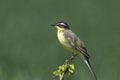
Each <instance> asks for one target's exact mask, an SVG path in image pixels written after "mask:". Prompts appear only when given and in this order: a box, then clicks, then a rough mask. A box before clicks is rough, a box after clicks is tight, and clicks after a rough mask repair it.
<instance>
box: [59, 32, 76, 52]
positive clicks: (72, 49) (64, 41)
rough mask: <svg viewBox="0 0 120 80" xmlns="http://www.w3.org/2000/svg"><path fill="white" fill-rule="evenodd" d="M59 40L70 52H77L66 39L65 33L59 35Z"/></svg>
mask: <svg viewBox="0 0 120 80" xmlns="http://www.w3.org/2000/svg"><path fill="white" fill-rule="evenodd" d="M57 35H58V40H59V42H60V43H61V44H62V46H63V47H64V48H65V49H67V50H68V51H70V52H72V53H74V52H75V50H74V48H73V46H72V45H71V44H70V43H69V41H68V40H67V39H66V38H65V37H64V33H58V34H57Z"/></svg>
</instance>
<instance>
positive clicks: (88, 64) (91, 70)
mask: <svg viewBox="0 0 120 80" xmlns="http://www.w3.org/2000/svg"><path fill="white" fill-rule="evenodd" d="M83 60H84V62H85V63H86V65H87V66H88V68H89V70H90V72H91V74H92V76H93V77H94V79H95V80H97V77H96V75H95V72H94V71H93V68H92V66H91V65H90V62H89V60H88V59H86V58H85V57H84V59H83Z"/></svg>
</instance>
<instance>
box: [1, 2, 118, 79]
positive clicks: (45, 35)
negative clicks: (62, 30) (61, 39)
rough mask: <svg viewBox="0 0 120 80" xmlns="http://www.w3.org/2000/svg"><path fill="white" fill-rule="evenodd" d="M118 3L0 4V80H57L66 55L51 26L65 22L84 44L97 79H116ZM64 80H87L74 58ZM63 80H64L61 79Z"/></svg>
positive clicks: (67, 55) (88, 76) (83, 69)
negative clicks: (70, 71) (58, 70)
mask: <svg viewBox="0 0 120 80" xmlns="http://www.w3.org/2000/svg"><path fill="white" fill-rule="evenodd" d="M119 3H120V1H119V0H74V1H67V0H66V1H65V0H0V80H58V79H56V78H53V75H52V72H53V71H54V70H56V69H57V66H59V65H61V64H63V62H64V61H65V59H66V58H68V57H70V56H71V53H69V52H67V51H66V50H64V49H63V48H62V47H61V45H60V44H59V43H58V40H57V37H56V30H55V29H54V27H51V26H50V24H51V23H55V22H58V21H61V20H64V21H66V22H68V24H69V25H70V27H71V29H72V30H73V31H74V32H76V34H77V35H78V36H79V37H80V38H81V39H82V40H83V41H84V42H85V44H86V46H87V49H88V52H89V54H90V55H91V58H90V61H91V64H92V66H93V68H94V71H95V73H96V75H97V77H98V80H120V62H119V61H120V5H119ZM73 63H74V64H75V68H76V70H75V73H74V75H72V76H71V77H70V78H69V80H93V78H92V76H91V74H90V73H89V70H88V69H87V67H86V65H85V64H84V63H83V62H82V61H81V59H80V58H79V57H76V59H75V60H74V61H73ZM66 80H67V79H66Z"/></svg>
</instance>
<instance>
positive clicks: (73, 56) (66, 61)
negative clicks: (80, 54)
mask: <svg viewBox="0 0 120 80" xmlns="http://www.w3.org/2000/svg"><path fill="white" fill-rule="evenodd" d="M76 56H77V54H73V55H72V56H71V57H70V58H68V59H66V60H65V63H69V62H71V61H72V60H73V59H74V58H75V57H76Z"/></svg>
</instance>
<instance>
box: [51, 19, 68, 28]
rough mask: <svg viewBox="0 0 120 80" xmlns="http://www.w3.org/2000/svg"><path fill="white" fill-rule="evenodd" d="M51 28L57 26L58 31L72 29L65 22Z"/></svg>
mask: <svg viewBox="0 0 120 80" xmlns="http://www.w3.org/2000/svg"><path fill="white" fill-rule="evenodd" d="M51 26H55V27H56V28H57V29H70V28H69V26H68V24H67V23H66V22H64V21H60V22H57V23H55V24H52V25H51Z"/></svg>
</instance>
